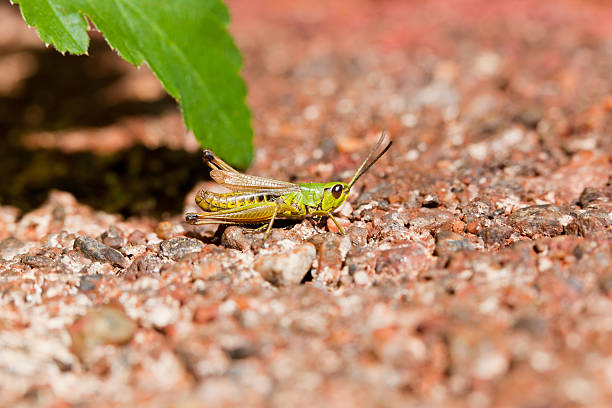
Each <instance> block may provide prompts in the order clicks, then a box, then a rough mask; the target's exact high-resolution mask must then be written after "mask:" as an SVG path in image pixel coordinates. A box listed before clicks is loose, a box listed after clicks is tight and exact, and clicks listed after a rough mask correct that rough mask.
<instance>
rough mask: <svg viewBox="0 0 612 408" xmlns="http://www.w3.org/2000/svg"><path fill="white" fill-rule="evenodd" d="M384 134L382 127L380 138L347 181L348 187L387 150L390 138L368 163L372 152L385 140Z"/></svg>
mask: <svg viewBox="0 0 612 408" xmlns="http://www.w3.org/2000/svg"><path fill="white" fill-rule="evenodd" d="M385 136H386V132H385V130H384V129H383V131H382V134H381V135H380V139H378V142H377V143H376V145H375V146H374V148H373V149H372V150H371V151H370V153H369V154H368V157H366V158H365V160H364V161H363V163H361V166H359V168H358V169H357V171H356V172H355V175H354V176H353V178H352V179H351V181H350V182H349V183H348V186H349V188H351V187H352V186H353V184H355V182H356V181H357V180H359V177H361V176H363V175H364V174H365V172H367V171H368V170H370V167H372V165H373V164H374V163H376V161H377V160H378V159H380V158H381V156H382V155H383V154H385V153H386V152H387V150H389V148H390V147H391V144H392V143H393V141H392V140H389V143H388V144H387V145H386V146H385V147H384V148H383V150H382V151H381V152H380V153H379V154H378V155H376V157H375V158H374V159H373V160H372V161H370V162H369V163H368V161H369V160H370V158H371V157H372V155H373V154H374V152H376V150H378V148H379V147H380V145H381V144H382V142H383V141H384V140H385Z"/></svg>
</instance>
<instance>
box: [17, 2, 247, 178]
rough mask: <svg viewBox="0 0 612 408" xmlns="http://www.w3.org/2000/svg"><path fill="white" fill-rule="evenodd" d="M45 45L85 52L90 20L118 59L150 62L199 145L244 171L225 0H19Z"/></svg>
mask: <svg viewBox="0 0 612 408" xmlns="http://www.w3.org/2000/svg"><path fill="white" fill-rule="evenodd" d="M15 2H17V3H19V5H20V7H21V12H22V14H23V17H24V19H25V20H26V22H27V23H28V24H29V25H32V26H35V27H36V29H37V31H38V34H39V36H40V38H41V39H42V40H43V41H44V42H45V43H51V44H53V45H54V46H55V47H56V48H57V49H58V50H59V51H61V52H66V51H68V52H70V53H73V54H83V53H86V52H87V47H88V44H89V38H88V36H87V29H88V22H87V19H86V17H85V16H87V17H88V18H89V19H90V21H91V22H92V23H93V24H94V25H95V26H96V27H97V28H98V29H99V30H100V31H101V32H102V33H103V34H104V35H105V37H106V39H107V41H108V43H109V44H110V45H111V47H113V48H114V49H116V50H117V52H118V53H119V55H121V56H122V57H123V58H124V59H126V60H127V61H129V62H131V63H132V64H134V65H140V64H142V62H146V63H147V64H148V65H149V66H150V67H151V69H152V70H153V72H154V73H155V75H156V76H157V77H158V78H159V80H160V81H161V82H162V84H163V85H164V87H165V88H166V90H167V91H168V93H169V94H170V95H172V96H173V97H175V98H176V99H177V100H178V101H179V103H180V105H181V109H182V112H183V117H184V119H185V124H186V125H187V127H188V128H189V129H191V130H193V132H194V134H195V136H196V139H198V141H199V142H200V144H201V145H202V147H206V148H210V149H212V150H213V151H214V152H215V153H217V154H218V155H219V156H221V157H223V158H225V159H226V160H227V161H229V162H230V163H231V164H233V165H235V166H237V167H242V168H246V167H247V166H248V164H249V163H250V161H251V159H252V157H253V146H252V136H253V132H252V129H251V124H250V121H251V114H250V112H249V109H248V108H247V106H246V102H245V98H246V86H245V83H244V81H243V80H242V78H241V77H240V75H239V70H240V68H241V66H242V58H241V56H240V53H239V51H238V49H237V48H236V45H235V44H234V41H233V40H232V37H231V36H230V35H229V33H228V32H227V24H228V22H229V13H228V11H227V8H226V7H225V5H224V4H223V3H222V2H221V0H172V1H168V0H165V1H162V0H15Z"/></svg>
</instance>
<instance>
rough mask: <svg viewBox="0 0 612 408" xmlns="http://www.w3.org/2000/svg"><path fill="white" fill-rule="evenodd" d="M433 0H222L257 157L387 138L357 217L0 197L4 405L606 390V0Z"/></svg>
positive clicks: (359, 400) (313, 176)
mask: <svg viewBox="0 0 612 408" xmlns="http://www.w3.org/2000/svg"><path fill="white" fill-rule="evenodd" d="M290 3H291V4H290ZM328 3H331V4H328ZM422 3H423V2H406V1H391V0H388V1H376V2H374V1H365V0H346V1H335V2H324V1H312V2H305V1H303V2H279V4H277V3H276V2H273V1H270V0H257V1H248V2H239V1H231V2H230V8H231V10H232V12H233V21H234V23H233V25H232V30H233V32H234V33H235V35H236V38H237V42H238V45H239V46H240V48H241V49H242V50H243V51H244V56H245V76H246V77H247V81H248V83H249V95H250V96H249V98H250V99H249V104H250V106H251V107H252V109H253V112H254V125H255V129H256V135H257V136H256V141H255V143H256V146H257V157H256V160H255V162H254V164H253V166H252V168H251V169H249V172H251V173H253V174H257V175H262V176H269V177H275V178H280V179H286V180H304V181H330V180H333V179H340V180H346V179H348V178H349V177H350V176H351V175H352V172H353V171H354V169H355V167H356V166H358V164H359V163H360V162H361V160H362V159H363V157H364V156H365V155H366V154H367V152H368V151H369V149H370V148H371V146H372V145H373V144H374V143H375V142H376V140H377V138H378V135H379V132H380V130H381V129H382V128H386V130H387V131H388V132H389V134H390V135H391V137H392V138H393V140H394V144H393V147H392V148H391V150H390V151H389V152H388V154H387V155H386V156H385V157H383V159H381V161H380V162H379V163H377V165H376V166H375V167H373V168H372V170H371V171H370V172H369V173H368V174H367V175H366V176H364V177H363V178H362V179H361V180H360V181H359V183H358V184H357V185H356V187H355V188H354V191H353V193H352V195H351V198H350V199H349V201H350V203H349V204H348V205H346V206H345V207H343V208H342V209H341V210H340V214H339V215H338V217H339V221H340V222H341V223H343V225H345V227H346V228H347V235H346V236H341V235H338V234H337V233H335V231H336V230H335V227H334V225H333V223H331V222H328V223H325V222H323V223H320V224H318V225H316V228H315V226H313V224H312V223H310V222H308V221H304V222H300V223H291V222H286V223H282V222H281V223H278V224H277V226H276V227H275V228H274V229H273V232H272V234H271V236H270V238H269V240H268V241H267V242H266V243H265V244H263V245H262V242H261V238H262V234H261V233H259V234H250V233H246V232H245V231H244V230H243V229H242V228H240V227H229V228H226V229H218V228H217V226H205V227H193V226H188V225H186V224H184V223H183V222H182V216H181V215H177V216H175V217H173V218H170V219H168V220H166V221H160V220H152V219H145V218H130V219H122V218H121V217H120V216H117V215H111V214H107V213H103V212H100V211H96V210H93V209H91V208H89V207H87V206H85V205H83V204H80V203H79V202H78V201H77V200H76V199H75V198H74V197H73V196H72V195H70V194H68V193H65V192H60V191H53V192H51V194H50V195H49V198H48V200H47V202H46V203H45V204H44V205H43V206H42V207H40V208H38V209H36V210H34V211H31V212H28V213H25V214H22V213H20V212H19V210H17V209H15V208H12V207H7V206H4V207H0V258H1V259H2V261H1V262H0V406H7V407H8V406H13V407H19V406H23V407H25V406H49V407H51V406H52V407H63V406H73V405H76V406H83V407H102V406H147V407H168V406H172V407H177V408H178V407H180V408H190V407H200V406H215V407H225V406H227V407H232V406H233V407H243V406H253V407H319V406H330V407H409V406H441V407H475V408H480V407H494V406H495V407H514V406H522V407H576V406H598V407H604V406H610V405H611V404H612V178H611V175H612V77H611V76H610V72H612V71H611V70H612V37H611V34H612V24H610V21H612V10H611V9H610V8H609V6H608V4H607V3H606V2H598V1H582V2H581V1H571V0H562V1H559V2H554V3H553V2H548V3H540V2H530V1H507V2H488V1H484V0H469V1H468V0H461V1H456V2H455V1H453V2H450V1H441V0H434V1H430V2H426V3H425V4H422ZM193 182H194V192H195V191H196V189H197V188H201V187H203V186H210V185H211V184H210V182H201V181H200V180H194V181H193ZM207 183H208V184H207ZM196 184H197V185H196ZM100 194H104V192H100ZM185 202H186V203H187V204H186V211H187V210H194V204H193V194H190V195H189V196H188V197H186V198H185Z"/></svg>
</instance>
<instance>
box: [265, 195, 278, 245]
mask: <svg viewBox="0 0 612 408" xmlns="http://www.w3.org/2000/svg"><path fill="white" fill-rule="evenodd" d="M276 214H278V203H276V206H275V207H274V212H273V213H272V217H270V223H269V224H268V228H266V232H265V233H264V236H263V240H264V241H265V240H266V239H267V238H268V236H269V235H270V230H271V229H272V224H274V220H275V219H276Z"/></svg>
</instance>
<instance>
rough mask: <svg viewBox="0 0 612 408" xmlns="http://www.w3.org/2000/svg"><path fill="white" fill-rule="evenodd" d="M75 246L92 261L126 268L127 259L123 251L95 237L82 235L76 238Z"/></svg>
mask: <svg viewBox="0 0 612 408" xmlns="http://www.w3.org/2000/svg"><path fill="white" fill-rule="evenodd" d="M74 248H75V249H78V250H80V251H81V252H82V253H83V254H84V255H85V256H86V257H87V258H89V259H91V260H92V261H98V262H108V263H110V264H112V265H113V266H120V267H121V268H125V267H126V266H127V259H126V258H125V257H124V256H123V255H121V252H119V251H117V250H116V249H113V248H111V247H109V246H106V245H104V244H103V243H101V242H98V241H96V240H95V239H93V238H90V237H86V236H80V237H77V239H75V240H74Z"/></svg>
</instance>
